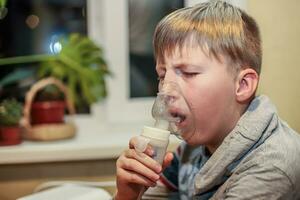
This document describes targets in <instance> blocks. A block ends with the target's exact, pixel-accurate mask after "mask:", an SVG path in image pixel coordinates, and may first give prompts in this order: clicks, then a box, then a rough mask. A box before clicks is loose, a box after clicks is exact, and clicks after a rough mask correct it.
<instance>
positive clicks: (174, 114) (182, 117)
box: [171, 112, 186, 126]
mask: <svg viewBox="0 0 300 200" xmlns="http://www.w3.org/2000/svg"><path fill="white" fill-rule="evenodd" d="M171 116H172V118H173V119H174V121H175V124H176V126H180V124H183V122H184V121H185V120H186V115H185V114H183V113H179V112H171Z"/></svg>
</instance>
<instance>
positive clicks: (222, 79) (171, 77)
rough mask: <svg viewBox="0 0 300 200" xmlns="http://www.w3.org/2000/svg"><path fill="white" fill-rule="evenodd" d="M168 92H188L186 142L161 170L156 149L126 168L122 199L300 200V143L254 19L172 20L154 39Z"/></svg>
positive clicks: (127, 155) (129, 159) (188, 13)
mask: <svg viewBox="0 0 300 200" xmlns="http://www.w3.org/2000/svg"><path fill="white" fill-rule="evenodd" d="M154 52H155V57H156V64H157V65H156V70H157V73H158V76H159V79H160V88H163V87H164V84H166V83H167V82H169V81H171V82H176V83H177V84H178V87H180V89H181V91H182V93H183V95H184V98H185V100H186V101H187V103H188V104H189V107H190V111H189V112H185V113H180V114H181V121H180V122H179V123H177V128H178V129H179V130H180V133H181V137H182V138H183V139H184V142H183V143H182V144H181V145H180V146H179V147H178V149H177V151H176V152H175V153H174V154H171V153H167V154H166V156H165V160H164V163H163V166H162V167H161V166H160V165H159V164H158V163H156V162H155V161H154V160H153V159H151V155H153V152H152V150H151V147H148V148H147V149H146V151H145V152H143V153H138V152H136V151H135V150H134V146H135V145H136V143H137V142H139V141H138V138H133V139H132V140H131V141H130V144H129V146H130V148H129V149H128V150H126V151H124V152H123V154H122V155H121V156H120V158H119V159H118V161H117V193H116V195H115V199H116V200H121V199H127V200H129V199H137V198H138V197H139V194H140V191H141V190H142V187H143V186H146V187H149V189H148V190H147V191H146V193H145V194H144V196H143V199H201V200H202V199H230V200H231V199H272V200H273V199H300V168H299V167H298V166H297V165H299V164H297V163H299V162H300V137H299V135H298V134H297V133H296V132H294V131H293V130H292V129H291V128H289V127H288V125H287V124H286V123H284V122H283V121H281V120H280V118H279V117H278V115H277V113H276V109H275V107H274V106H273V105H272V103H271V102H270V100H269V99H268V98H267V97H266V96H257V97H255V92H256V89H257V85H258V81H259V74H260V68H261V59H262V58H261V57H262V53H261V44H260V36H259V30H258V27H257V25H256V22H255V21H254V19H253V18H251V17H250V16H248V15H247V14H246V13H245V12H244V11H242V10H240V9H238V8H236V7H234V6H232V5H230V4H228V3H226V2H223V1H213V2H210V3H203V4H199V5H196V6H194V7H189V8H183V9H180V10H177V11H175V12H173V13H171V14H170V15H168V16H166V17H165V18H164V19H162V21H161V22H160V23H159V24H158V26H157V28H156V31H155V34H154Z"/></svg>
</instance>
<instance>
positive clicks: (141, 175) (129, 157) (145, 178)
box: [115, 137, 173, 200]
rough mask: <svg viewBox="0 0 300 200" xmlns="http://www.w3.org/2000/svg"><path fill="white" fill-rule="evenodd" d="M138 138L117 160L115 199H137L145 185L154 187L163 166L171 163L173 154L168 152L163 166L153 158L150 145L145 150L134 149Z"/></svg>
mask: <svg viewBox="0 0 300 200" xmlns="http://www.w3.org/2000/svg"><path fill="white" fill-rule="evenodd" d="M137 142H138V138H137V137H134V138H132V139H131V140H130V142H129V149H127V150H125V151H124V152H123V153H122V154H121V156H120V157H119V158H118V160H117V164H116V165H117V193H116V195H115V200H122V199H126V200H130V199H137V198H138V196H139V193H140V191H141V189H142V187H143V186H145V187H154V186H156V182H157V181H158V179H159V177H160V173H161V172H162V168H163V169H164V168H165V167H167V166H168V165H170V163H171V161H172V159H173V154H172V153H170V152H168V153H166V156H165V159H164V162H163V167H162V166H161V165H160V164H159V163H158V162H156V161H155V160H154V159H152V158H151V156H152V155H153V153H154V152H153V150H152V149H151V147H150V146H149V145H148V146H147V148H146V150H145V151H144V152H138V151H136V150H135V149H134V146H137Z"/></svg>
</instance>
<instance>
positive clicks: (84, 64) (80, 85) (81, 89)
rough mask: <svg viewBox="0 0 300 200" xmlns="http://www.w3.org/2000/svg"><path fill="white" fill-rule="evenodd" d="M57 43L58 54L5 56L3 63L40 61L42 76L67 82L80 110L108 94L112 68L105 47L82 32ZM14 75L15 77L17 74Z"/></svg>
mask: <svg viewBox="0 0 300 200" xmlns="http://www.w3.org/2000/svg"><path fill="white" fill-rule="evenodd" d="M53 46H54V47H55V49H56V52H55V53H56V54H53V55H52V54H51V55H30V56H19V57H10V58H2V59H0V66H1V65H10V64H22V63H33V62H37V63H39V64H38V68H37V70H36V71H37V76H38V78H39V79H42V78H46V77H54V78H56V79H58V80H60V81H61V82H63V83H64V84H65V85H66V86H67V87H68V90H69V91H70V98H71V100H72V101H73V102H74V104H75V106H76V108H77V109H78V108H81V107H83V106H84V105H88V106H89V105H91V104H92V103H94V102H97V101H99V100H101V99H102V98H104V97H106V95H107V90H106V81H105V78H106V77H107V76H108V75H110V71H109V70H108V67H107V64H106V61H105V59H104V54H103V51H102V48H101V47H99V46H97V45H96V44H95V43H94V42H93V41H92V40H91V39H90V38H89V37H88V36H84V35H81V34H78V33H72V34H70V35H68V36H67V37H65V38H61V39H59V40H58V41H56V42H55V44H54V45H53ZM54 47H53V48H54ZM12 76H13V77H15V74H13V75H12ZM9 78H10V79H11V77H9ZM7 79H8V78H7Z"/></svg>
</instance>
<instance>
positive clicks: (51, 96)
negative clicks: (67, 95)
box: [31, 84, 66, 125]
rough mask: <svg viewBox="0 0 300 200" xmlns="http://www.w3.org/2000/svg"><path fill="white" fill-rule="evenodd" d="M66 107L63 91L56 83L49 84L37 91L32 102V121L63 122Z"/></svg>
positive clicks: (34, 122)
mask: <svg viewBox="0 0 300 200" xmlns="http://www.w3.org/2000/svg"><path fill="white" fill-rule="evenodd" d="M65 107H66V104H65V101H64V94H63V93H62V91H60V90H59V88H58V87H57V86H56V85H53V84H52V85H47V86H45V88H43V89H42V90H41V91H38V92H37V94H36V96H35V98H34V101H33V102H32V105H31V123H32V124H33V125H34V124H51V123H63V122H64V114H65ZM50 113H51V114H50Z"/></svg>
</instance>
